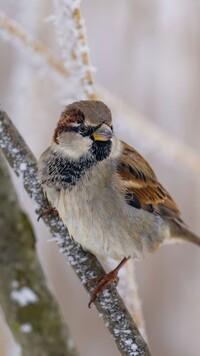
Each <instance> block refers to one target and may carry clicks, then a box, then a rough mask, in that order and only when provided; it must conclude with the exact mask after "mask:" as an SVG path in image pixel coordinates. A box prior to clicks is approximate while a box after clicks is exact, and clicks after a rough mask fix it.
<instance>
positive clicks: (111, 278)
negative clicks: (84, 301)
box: [88, 257, 129, 308]
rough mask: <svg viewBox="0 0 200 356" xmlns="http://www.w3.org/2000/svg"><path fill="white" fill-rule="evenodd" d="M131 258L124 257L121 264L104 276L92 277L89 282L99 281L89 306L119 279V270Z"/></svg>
mask: <svg viewBox="0 0 200 356" xmlns="http://www.w3.org/2000/svg"><path fill="white" fill-rule="evenodd" d="M128 259H129V258H126V257H125V258H124V259H123V260H122V261H121V262H120V264H119V265H118V266H117V267H116V268H115V269H114V270H112V271H111V272H109V273H107V274H105V275H104V276H103V277H101V278H100V279H99V278H91V279H89V281H88V283H89V284H90V283H94V282H96V281H98V283H97V285H96V286H95V287H94V290H93V292H92V295H91V298H90V301H89V304H88V307H89V308H90V307H91V304H92V303H94V301H95V299H96V298H97V297H98V296H99V295H100V294H101V293H102V292H103V290H104V289H105V288H106V287H107V286H108V285H109V284H110V283H112V282H113V283H115V285H116V284H117V283H118V281H119V277H118V272H119V270H120V269H121V268H122V266H123V265H124V264H125V263H126V262H127V261H128Z"/></svg>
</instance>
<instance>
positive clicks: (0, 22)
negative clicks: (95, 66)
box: [0, 11, 69, 76]
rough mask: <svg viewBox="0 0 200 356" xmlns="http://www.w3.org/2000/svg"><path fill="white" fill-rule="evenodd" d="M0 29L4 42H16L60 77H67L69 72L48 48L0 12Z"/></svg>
mask: <svg viewBox="0 0 200 356" xmlns="http://www.w3.org/2000/svg"><path fill="white" fill-rule="evenodd" d="M0 29H1V32H2V35H3V36H4V39H5V40H13V39H16V40H18V42H19V43H21V44H22V45H23V46H24V47H25V48H26V49H27V48H29V49H31V51H33V53H35V54H37V55H38V56H39V57H41V58H42V59H43V60H44V62H45V63H47V64H48V65H49V66H50V67H51V68H52V67H53V68H54V69H55V70H56V72H59V74H61V75H62V76H68V75H69V71H68V70H67V69H66V67H65V66H64V64H63V62H62V61H61V60H60V59H59V58H58V57H56V56H55V55H54V54H53V52H52V51H51V50H50V49H49V48H48V47H46V46H45V45H44V44H43V43H42V42H40V41H39V40H36V39H34V38H33V37H32V36H31V35H30V34H29V33H28V32H27V31H25V30H24V28H23V27H22V26H21V25H20V24H19V23H18V22H16V21H14V20H13V19H10V18H9V17H8V16H6V15H5V14H4V13H3V12H2V11H0Z"/></svg>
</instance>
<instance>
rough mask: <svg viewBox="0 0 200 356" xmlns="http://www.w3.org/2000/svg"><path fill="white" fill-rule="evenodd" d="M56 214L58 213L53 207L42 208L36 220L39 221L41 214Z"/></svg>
mask: <svg viewBox="0 0 200 356" xmlns="http://www.w3.org/2000/svg"><path fill="white" fill-rule="evenodd" d="M50 214H51V215H56V214H58V213H57V211H56V209H55V208H52V207H51V208H48V209H46V210H44V211H43V212H42V213H41V214H40V215H39V216H38V218H37V221H39V220H40V219H41V217H42V216H47V215H50Z"/></svg>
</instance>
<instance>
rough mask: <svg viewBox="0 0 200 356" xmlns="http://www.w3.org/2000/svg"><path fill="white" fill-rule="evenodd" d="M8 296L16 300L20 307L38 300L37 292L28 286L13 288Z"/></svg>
mask: <svg viewBox="0 0 200 356" xmlns="http://www.w3.org/2000/svg"><path fill="white" fill-rule="evenodd" d="M10 298H11V299H12V300H14V301H15V302H17V303H18V304H19V305H20V306H21V307H25V306H26V305H28V304H32V303H36V302H37V301H38V300H39V298H38V296H37V294H36V293H35V292H34V291H33V290H32V289H30V288H29V287H23V288H21V289H18V290H13V291H12V292H11V293H10Z"/></svg>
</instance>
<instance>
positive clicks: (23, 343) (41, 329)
mask: <svg viewBox="0 0 200 356" xmlns="http://www.w3.org/2000/svg"><path fill="white" fill-rule="evenodd" d="M0 231H1V238H0V251H1V254H0V271H1V278H0V305H1V307H2V309H3V314H4V316H5V320H6V322H7V324H8V325H9V328H10V330H11V332H12V334H13V336H14V338H15V340H16V342H17V343H18V345H19V346H20V348H21V352H22V354H23V356H30V355H31V356H38V355H42V356H52V355H55V354H56V355H65V356H77V355H78V352H77V351H76V350H75V347H74V346H73V344H74V343H73V340H72V339H71V336H70V334H69V331H68V328H67V326H66V325H65V324H64V323H63V320H62V317H61V315H60V313H59V310H58V307H57V304H56V303H55V301H54V299H53V297H52V295H51V294H50V291H49V290H48V288H47V284H46V281H45V276H44V274H43V272H42V269H41V266H40V263H39V261H38V258H37V254H36V248H35V247H36V243H35V242H36V241H35V236H34V231H33V230H32V226H31V223H30V221H29V219H28V217H27V215H26V214H25V213H24V212H23V211H22V210H21V208H20V205H19V202H18V199H17V196H16V193H15V191H14V187H13V185H12V182H11V179H10V177H9V172H8V167H7V165H6V163H5V160H4V159H3V157H2V155H1V153H0ZM38 316H39V318H38Z"/></svg>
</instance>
